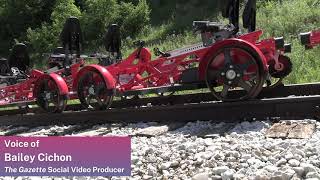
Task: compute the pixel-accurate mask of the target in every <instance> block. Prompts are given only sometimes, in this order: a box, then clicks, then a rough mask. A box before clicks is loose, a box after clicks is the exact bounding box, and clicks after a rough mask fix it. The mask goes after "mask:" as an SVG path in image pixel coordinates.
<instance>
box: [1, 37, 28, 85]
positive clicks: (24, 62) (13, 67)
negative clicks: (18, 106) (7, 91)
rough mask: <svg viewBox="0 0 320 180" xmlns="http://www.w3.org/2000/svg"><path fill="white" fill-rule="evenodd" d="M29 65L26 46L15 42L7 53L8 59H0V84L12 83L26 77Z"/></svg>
mask: <svg viewBox="0 0 320 180" xmlns="http://www.w3.org/2000/svg"><path fill="white" fill-rule="evenodd" d="M29 66H30V57H29V53H28V51H27V46H26V45H25V44H23V43H18V44H15V45H14V46H13V48H12V51H11V53H10V55H9V59H8V60H7V59H5V58H1V60H0V84H1V86H4V85H12V84H15V83H18V82H21V81H23V80H25V79H26V78H27V71H28V68H29Z"/></svg>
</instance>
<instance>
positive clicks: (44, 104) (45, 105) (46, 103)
mask: <svg viewBox="0 0 320 180" xmlns="http://www.w3.org/2000/svg"><path fill="white" fill-rule="evenodd" d="M43 107H44V109H49V102H48V101H46V100H45V101H44V103H43Z"/></svg>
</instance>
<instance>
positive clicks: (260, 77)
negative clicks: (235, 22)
mask: <svg viewBox="0 0 320 180" xmlns="http://www.w3.org/2000/svg"><path fill="white" fill-rule="evenodd" d="M265 76H266V72H265V71H264V65H263V63H262V59H261V57H260V56H259V54H258V52H256V51H255V50H254V49H252V48H250V47H248V46H242V45H227V46H224V47H222V48H220V49H219V50H218V51H217V52H215V53H214V54H213V55H212V56H211V58H210V60H209V61H208V65H207V69H206V83H207V86H208V88H209V89H210V91H211V92H212V94H213V95H214V96H215V97H216V98H217V99H218V100H221V101H239V100H245V99H250V98H254V97H256V96H257V95H258V94H259V93H260V91H261V90H262V87H263V84H264V81H265ZM234 90H242V91H238V92H237V93H235V91H234Z"/></svg>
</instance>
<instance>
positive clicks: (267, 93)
mask: <svg viewBox="0 0 320 180" xmlns="http://www.w3.org/2000/svg"><path fill="white" fill-rule="evenodd" d="M234 93H239V91H234ZM312 95H320V82H319V83H308V84H293V85H285V86H284V85H280V86H278V87H276V88H273V89H263V90H262V92H261V93H260V95H259V96H258V99H262V98H277V97H288V96H312ZM215 100H216V99H215V98H214V97H213V96H212V94H211V93H195V94H183V95H171V96H160V97H147V98H139V99H135V98H134V99H125V100H121V101H114V102H113V103H112V108H128V107H140V106H145V105H147V104H151V105H153V106H156V105H168V104H169V105H177V104H186V103H200V102H208V101H215ZM244 103H245V102H244ZM81 109H82V106H81V105H80V104H73V105H68V106H67V108H66V111H79V110H81ZM27 112H29V113H43V112H42V111H41V109H39V108H32V109H12V110H3V111H0V116H7V115H17V114H26V113H27Z"/></svg>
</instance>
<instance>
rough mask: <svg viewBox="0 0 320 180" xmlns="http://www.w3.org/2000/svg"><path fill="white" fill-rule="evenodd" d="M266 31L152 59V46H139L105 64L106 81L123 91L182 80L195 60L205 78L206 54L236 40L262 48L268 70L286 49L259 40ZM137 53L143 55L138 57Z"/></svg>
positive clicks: (196, 46) (271, 39) (269, 41)
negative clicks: (108, 64)
mask: <svg viewBox="0 0 320 180" xmlns="http://www.w3.org/2000/svg"><path fill="white" fill-rule="evenodd" d="M262 34H263V32H262V31H255V32H252V33H248V34H245V35H242V36H239V37H238V38H232V39H228V40H223V41H221V42H218V43H217V44H213V45H212V46H209V47H204V46H203V45H202V43H200V44H197V45H193V46H190V47H186V48H182V49H179V50H175V51H171V52H169V53H171V56H170V57H162V56H160V57H158V58H157V59H155V60H151V52H150V50H149V49H148V48H141V49H137V50H135V51H134V52H133V53H132V54H131V55H129V56H128V58H126V59H124V60H122V61H121V62H120V63H117V64H113V65H110V66H107V67H105V69H106V70H107V71H108V72H109V73H108V74H107V75H104V77H105V80H106V79H108V80H107V81H109V82H107V81H106V83H108V84H111V85H110V86H108V88H110V89H112V88H116V90H117V91H119V92H125V91H129V90H139V89H143V88H148V87H160V86H164V85H169V84H173V83H176V82H178V81H179V80H180V78H181V74H182V72H183V71H184V70H186V69H188V67H189V66H190V65H191V64H192V63H198V64H199V77H200V80H204V73H205V72H204V71H205V67H206V63H205V61H206V55H208V54H210V53H211V52H212V51H214V50H215V48H216V47H219V46H220V45H224V44H226V43H234V42H240V43H244V44H246V45H250V46H252V47H253V48H254V49H255V50H256V51H259V53H260V55H261V56H263V58H262V59H263V62H262V63H263V66H264V70H265V71H267V69H268V67H267V66H268V65H267V63H268V61H270V60H276V61H277V58H278V57H279V54H282V53H283V49H280V50H277V49H276V42H275V39H274V38H270V39H264V40H261V41H258V39H259V37H260V36H261V35H262ZM137 56H139V58H138V59H137ZM90 67H91V70H92V69H95V68H98V69H101V67H98V66H97V65H95V66H90ZM86 70H89V68H84V69H83V71H86ZM99 71H102V70H99ZM81 74H82V73H79V75H80V76H81ZM106 76H108V77H106ZM124 76H129V79H128V80H127V81H124V80H122V77H124ZM77 79H79V77H77ZM110 81H111V83H110ZM77 86H78V84H77V80H75V85H74V87H77Z"/></svg>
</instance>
